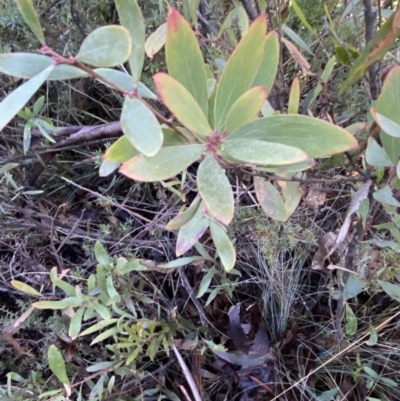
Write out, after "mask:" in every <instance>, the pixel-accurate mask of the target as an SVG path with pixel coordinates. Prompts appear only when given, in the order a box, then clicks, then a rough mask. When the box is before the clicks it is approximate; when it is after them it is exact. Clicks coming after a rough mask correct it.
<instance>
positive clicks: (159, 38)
mask: <svg viewBox="0 0 400 401" xmlns="http://www.w3.org/2000/svg"><path fill="white" fill-rule="evenodd" d="M166 39H167V24H166V23H164V24H162V25H160V26H159V27H158V28H157V29H156V30H155V31H154V32H153V33H152V34H151V35H150V36H149V37H148V38H147V40H146V43H145V45H144V51H145V52H146V54H147V57H149V58H153V57H154V55H155V54H157V53H158V52H159V51H160V49H161V48H162V47H163V46H164V44H165V41H166Z"/></svg>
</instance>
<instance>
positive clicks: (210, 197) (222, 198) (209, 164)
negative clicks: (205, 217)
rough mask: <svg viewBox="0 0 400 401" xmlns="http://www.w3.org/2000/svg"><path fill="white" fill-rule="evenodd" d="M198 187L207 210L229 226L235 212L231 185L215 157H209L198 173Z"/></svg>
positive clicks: (202, 163) (201, 164)
mask: <svg viewBox="0 0 400 401" xmlns="http://www.w3.org/2000/svg"><path fill="white" fill-rule="evenodd" d="M197 186H198V188H199V192H200V195H201V197H202V198H203V201H204V203H205V204H206V206H207V209H208V210H209V211H210V212H211V213H212V215H213V216H214V217H215V218H216V219H217V220H218V221H220V222H222V223H224V224H225V225H228V224H229V223H230V222H231V220H232V218H233V212H234V199H233V191H232V187H231V184H230V183H229V180H228V177H227V176H226V174H225V171H224V170H223V169H222V167H221V166H220V165H219V163H218V162H217V160H215V157H214V156H212V155H207V156H206V158H205V159H204V160H203V161H202V162H201V163H200V167H199V170H198V172H197Z"/></svg>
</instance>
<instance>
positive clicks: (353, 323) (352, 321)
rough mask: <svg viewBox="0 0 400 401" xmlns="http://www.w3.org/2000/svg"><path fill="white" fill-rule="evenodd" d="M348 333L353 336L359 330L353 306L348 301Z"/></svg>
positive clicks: (346, 327)
mask: <svg viewBox="0 0 400 401" xmlns="http://www.w3.org/2000/svg"><path fill="white" fill-rule="evenodd" d="M345 329H346V334H347V335H348V336H352V335H353V334H355V333H356V332H357V317H356V315H355V314H354V312H353V309H351V306H350V305H349V304H348V303H346V326H345Z"/></svg>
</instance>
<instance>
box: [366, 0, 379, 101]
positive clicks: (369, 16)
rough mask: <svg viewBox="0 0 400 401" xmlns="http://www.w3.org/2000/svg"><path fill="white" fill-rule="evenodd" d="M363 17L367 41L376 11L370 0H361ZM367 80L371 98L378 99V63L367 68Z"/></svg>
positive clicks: (370, 34)
mask: <svg viewBox="0 0 400 401" xmlns="http://www.w3.org/2000/svg"><path fill="white" fill-rule="evenodd" d="M363 6H364V19H365V40H366V42H367V43H368V42H369V41H370V40H372V38H373V37H374V36H375V31H376V28H375V20H376V15H377V13H376V12H375V11H374V10H373V9H372V4H371V0H363ZM368 82H369V88H370V93H371V98H372V100H376V99H378V96H379V93H380V85H379V80H378V65H377V63H374V64H372V65H371V66H369V68H368Z"/></svg>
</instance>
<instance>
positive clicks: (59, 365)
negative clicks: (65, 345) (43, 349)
mask: <svg viewBox="0 0 400 401" xmlns="http://www.w3.org/2000/svg"><path fill="white" fill-rule="evenodd" d="M47 360H48V362H49V367H50V369H51V371H52V372H53V373H54V375H55V376H56V377H57V379H58V380H60V382H61V383H62V384H67V385H70V381H69V379H68V376H67V371H66V370H65V362H64V358H63V356H62V355H61V352H60V351H59V350H58V348H57V347H56V346H55V345H50V347H49V350H48V352H47Z"/></svg>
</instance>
